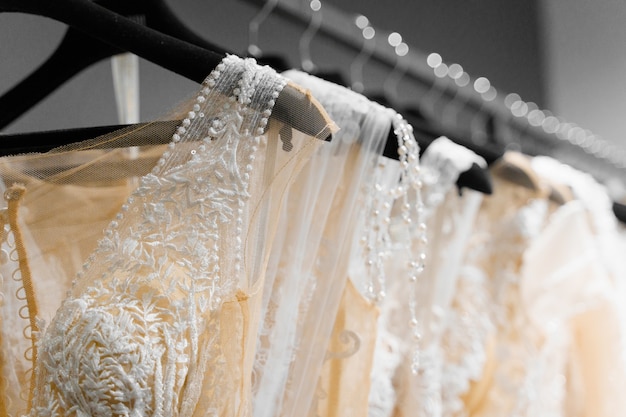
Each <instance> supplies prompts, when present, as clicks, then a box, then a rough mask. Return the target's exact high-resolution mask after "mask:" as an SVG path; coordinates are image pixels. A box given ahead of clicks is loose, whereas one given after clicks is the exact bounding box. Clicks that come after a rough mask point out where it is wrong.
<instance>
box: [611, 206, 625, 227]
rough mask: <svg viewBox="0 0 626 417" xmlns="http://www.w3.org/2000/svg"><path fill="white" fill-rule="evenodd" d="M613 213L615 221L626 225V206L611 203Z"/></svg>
mask: <svg viewBox="0 0 626 417" xmlns="http://www.w3.org/2000/svg"><path fill="white" fill-rule="evenodd" d="M613 213H615V217H617V220H619V221H620V222H622V223H624V224H626V204H621V203H613Z"/></svg>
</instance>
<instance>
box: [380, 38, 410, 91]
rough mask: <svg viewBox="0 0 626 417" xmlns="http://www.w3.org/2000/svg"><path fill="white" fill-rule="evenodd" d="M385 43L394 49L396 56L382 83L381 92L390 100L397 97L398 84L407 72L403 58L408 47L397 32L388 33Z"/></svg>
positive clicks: (407, 51)
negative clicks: (394, 62)
mask: <svg viewBox="0 0 626 417" xmlns="http://www.w3.org/2000/svg"><path fill="white" fill-rule="evenodd" d="M387 43H389V45H390V46H392V47H393V48H394V53H395V54H396V64H395V65H394V67H393V69H392V70H391V72H390V73H389V75H388V76H387V78H386V79H385V81H384V83H383V91H384V93H385V95H386V96H387V97H388V98H389V99H391V98H396V97H397V96H398V83H399V82H400V80H401V79H402V77H404V74H406V72H407V69H408V65H407V64H408V62H407V60H406V59H404V57H405V56H406V55H407V54H408V53H409V45H407V44H406V43H405V42H403V41H402V35H400V34H399V33H398V32H392V33H390V34H389V36H388V37H387Z"/></svg>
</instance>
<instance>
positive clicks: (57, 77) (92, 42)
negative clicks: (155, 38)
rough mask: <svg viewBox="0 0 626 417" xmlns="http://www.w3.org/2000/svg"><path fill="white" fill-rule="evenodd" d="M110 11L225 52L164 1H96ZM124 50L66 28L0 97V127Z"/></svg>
mask: <svg viewBox="0 0 626 417" xmlns="http://www.w3.org/2000/svg"><path fill="white" fill-rule="evenodd" d="M95 3H97V4H99V5H101V6H103V7H106V8H107V9H109V10H112V11H114V12H116V13H117V14H120V15H123V16H125V17H130V18H132V19H133V20H135V21H137V20H139V21H140V23H142V24H145V25H146V26H148V27H150V28H152V29H155V30H158V31H160V32H162V33H165V34H168V35H171V36H174V37H176V38H178V39H181V40H184V41H186V42H189V43H192V44H194V45H197V46H200V47H202V48H205V49H209V50H212V51H216V52H219V53H221V54H225V53H226V51H223V50H221V49H220V48H219V47H218V46H216V45H214V44H212V43H210V42H208V41H206V40H205V39H203V38H201V37H200V36H197V35H196V34H195V33H194V32H192V31H191V30H189V28H187V27H186V26H185V24H184V23H182V22H181V21H180V20H179V19H178V18H177V17H176V15H175V14H174V13H173V12H172V10H171V9H170V8H169V6H168V5H167V4H166V3H165V2H164V1H163V0H134V1H123V0H98V1H96V2H95ZM122 52H124V50H122V49H120V48H118V47H115V46H111V45H109V44H107V43H104V42H102V41H100V40H98V39H95V38H93V37H91V36H89V35H87V34H84V33H83V32H80V31H78V30H76V29H74V28H73V27H71V26H70V27H69V28H68V29H67V31H66V33H65V36H64V37H63V39H62V41H61V43H60V45H59V47H58V48H57V49H56V50H55V51H54V53H53V54H52V55H51V56H50V57H49V58H48V59H47V60H46V61H45V62H44V63H43V64H42V65H41V66H40V67H39V68H37V69H36V70H35V71H34V72H33V73H31V74H30V75H29V76H28V77H26V78H25V79H24V80H22V81H21V82H20V83H19V84H17V85H16V86H15V87H13V88H12V89H11V90H9V91H8V92H7V93H5V94H4V95H3V96H2V97H0V129H2V128H3V127H6V126H7V125H9V124H10V123H11V122H13V121H14V120H15V119H17V118H18V117H19V116H21V115H22V114H24V113H25V112H26V111H27V110H28V109H30V108H32V107H33V106H35V105H36V104H37V103H38V102H39V101H41V100H42V99H43V98H45V97H46V96H47V95H48V94H50V93H51V92H52V91H54V90H56V89H57V88H58V87H60V86H61V85H62V84H63V83H65V82H66V81H67V80H69V79H71V78H72V77H74V76H75V75H76V74H78V73H79V72H81V71H82V70H84V69H86V68H88V67H89V66H91V65H92V64H95V63H96V62H98V61H101V60H102V59H105V58H109V57H111V56H113V55H116V54H119V53H122Z"/></svg>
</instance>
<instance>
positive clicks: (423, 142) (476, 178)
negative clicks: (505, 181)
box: [368, 94, 504, 194]
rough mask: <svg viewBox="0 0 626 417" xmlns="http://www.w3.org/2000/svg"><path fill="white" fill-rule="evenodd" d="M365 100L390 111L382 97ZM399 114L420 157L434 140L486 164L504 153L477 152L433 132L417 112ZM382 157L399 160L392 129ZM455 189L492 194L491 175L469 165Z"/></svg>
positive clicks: (472, 148) (485, 170) (450, 136)
mask: <svg viewBox="0 0 626 417" xmlns="http://www.w3.org/2000/svg"><path fill="white" fill-rule="evenodd" d="M368 98H369V99H370V100H372V101H375V102H377V103H378V104H381V105H383V106H385V107H393V106H392V105H391V103H390V102H389V99H388V98H387V96H386V95H385V94H372V95H370V96H368ZM401 114H402V116H403V117H404V118H406V120H407V122H409V124H410V125H411V126H412V127H413V136H415V140H416V141H417V143H418V144H419V147H420V155H421V154H423V153H424V151H425V150H426V148H428V146H429V145H430V144H431V143H432V142H434V140H435V139H437V138H439V137H441V136H446V137H448V138H449V139H450V140H452V141H453V142H455V143H458V144H459V145H462V146H465V147H466V148H468V149H470V150H472V151H473V152H475V153H476V154H477V155H480V156H482V157H483V158H484V159H485V160H486V161H487V164H491V163H493V162H494V161H496V160H497V159H499V158H500V157H501V156H502V155H503V154H504V150H502V151H501V152H500V151H499V150H487V149H478V148H479V147H478V146H477V145H474V144H472V143H471V142H469V141H464V140H460V139H457V138H456V137H454V136H453V135H449V134H446V133H443V132H442V131H440V129H435V128H434V127H433V126H432V124H430V123H429V122H428V121H427V119H426V118H425V117H424V115H423V114H422V113H421V112H420V111H419V110H418V109H413V108H408V109H405V110H403V111H402V112H401ZM470 145H471V146H470ZM383 156H386V157H388V158H392V159H399V155H398V146H397V138H396V135H395V133H394V132H393V129H390V131H389V133H388V135H387V141H386V142H385V149H384V151H383ZM456 185H457V187H458V188H459V191H462V190H463V188H470V189H472V190H475V191H479V192H481V193H483V194H492V193H493V183H492V180H491V174H490V173H489V171H488V170H487V169H484V168H483V167H481V166H480V165H478V164H476V163H474V164H472V166H471V167H470V168H469V169H468V170H467V171H464V172H462V173H460V174H459V178H458V179H457V182H456Z"/></svg>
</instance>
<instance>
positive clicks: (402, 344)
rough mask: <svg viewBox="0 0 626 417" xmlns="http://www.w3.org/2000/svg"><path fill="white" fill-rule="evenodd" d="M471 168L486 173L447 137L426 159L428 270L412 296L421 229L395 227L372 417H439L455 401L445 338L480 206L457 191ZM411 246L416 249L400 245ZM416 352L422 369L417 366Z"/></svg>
mask: <svg viewBox="0 0 626 417" xmlns="http://www.w3.org/2000/svg"><path fill="white" fill-rule="evenodd" d="M473 163H477V164H478V165H480V166H482V167H486V166H487V165H486V163H485V161H484V160H483V159H482V158H480V157H479V156H477V155H476V154H474V153H473V152H472V151H470V150H468V149H466V148H463V147H462V146H459V145H457V144H454V143H453V142H452V141H450V140H449V139H447V138H445V137H441V138H439V139H436V140H435V141H434V142H433V143H432V144H430V146H429V147H428V148H427V149H426V150H425V152H424V154H423V155H422V157H421V160H420V165H421V174H420V178H421V180H422V182H423V191H422V196H423V208H422V211H423V221H424V222H425V224H426V226H427V230H428V232H427V234H426V237H427V243H426V245H425V254H426V260H427V262H426V267H425V269H424V271H423V273H422V274H421V275H420V276H418V277H417V285H416V286H415V288H411V286H410V285H409V280H408V279H407V278H408V276H409V275H410V274H409V271H410V264H411V259H412V257H413V256H414V255H413V253H412V252H414V251H415V247H416V243H418V241H420V239H421V235H420V233H419V230H417V229H418V228H417V227H413V228H411V227H409V228H407V227H406V226H405V225H404V223H403V222H402V218H401V217H399V216H394V218H393V219H392V227H391V228H392V232H391V238H392V241H393V242H394V244H393V247H392V248H391V255H390V261H389V262H388V264H387V265H386V270H387V271H386V275H387V276H388V277H389V280H388V289H389V291H388V292H389V294H388V297H387V298H386V299H385V301H384V302H383V304H382V307H381V308H382V315H381V320H380V321H379V325H378V327H379V333H378V336H379V337H378V341H377V345H376V353H375V358H374V369H375V371H374V372H373V373H372V388H371V391H370V412H369V415H370V416H372V417H379V416H390V415H398V416H400V415H402V416H409V415H410V416H441V415H442V412H443V410H442V407H443V406H444V404H443V394H444V393H446V394H448V395H452V392H451V391H450V390H451V389H452V387H451V386H450V384H449V383H448V382H447V380H445V381H444V369H443V366H444V356H445V350H444V347H443V345H442V341H441V337H442V334H443V330H444V329H445V328H446V327H447V322H448V320H449V319H448V317H447V312H448V310H449V308H450V304H451V301H452V297H453V295H454V294H455V292H456V286H457V284H456V281H457V279H458V275H459V270H458V269H459V268H460V265H461V260H462V257H463V254H464V250H465V246H466V244H467V240H468V239H469V237H470V233H471V231H472V229H473V224H474V218H475V216H476V214H477V212H478V208H479V206H480V202H481V200H482V195H481V194H480V193H478V192H476V191H472V190H463V193H462V194H459V191H458V189H457V187H456V180H457V179H458V177H459V174H461V173H462V172H464V171H466V170H467V169H469V168H470V167H471V166H472V164H473ZM407 239H408V240H409V241H410V242H412V244H410V245H408V246H407V245H403V244H402V242H403V241H406V240H407ZM407 249H408V250H407ZM408 291H415V292H416V293H415V295H414V298H415V300H416V304H417V306H416V321H415V322H412V321H411V315H410V313H409V308H407V307H408V306H409V304H410V302H411V299H410V297H409V296H408V294H407V293H408ZM411 326H416V327H417V328H418V329H419V333H420V338H419V340H414V339H413V338H412V337H410V336H408V334H410V333H408V332H409V330H410V327H411ZM415 347H417V349H418V352H417V354H418V357H417V359H418V361H417V363H415V364H414V365H415V366H412V360H413V359H412V358H411V354H412V351H413V350H414V349H415ZM394 365H395V366H394ZM444 382H445V384H444Z"/></svg>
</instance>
